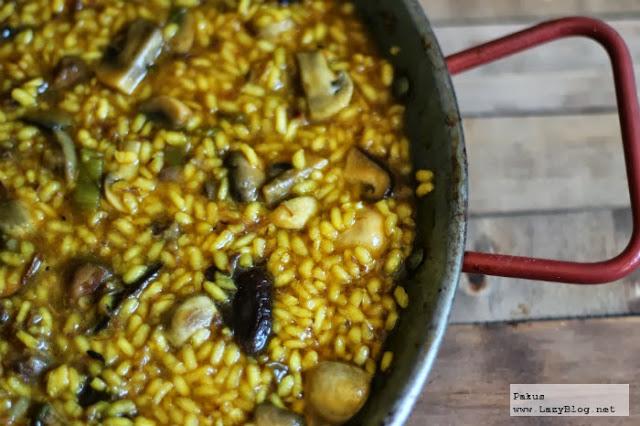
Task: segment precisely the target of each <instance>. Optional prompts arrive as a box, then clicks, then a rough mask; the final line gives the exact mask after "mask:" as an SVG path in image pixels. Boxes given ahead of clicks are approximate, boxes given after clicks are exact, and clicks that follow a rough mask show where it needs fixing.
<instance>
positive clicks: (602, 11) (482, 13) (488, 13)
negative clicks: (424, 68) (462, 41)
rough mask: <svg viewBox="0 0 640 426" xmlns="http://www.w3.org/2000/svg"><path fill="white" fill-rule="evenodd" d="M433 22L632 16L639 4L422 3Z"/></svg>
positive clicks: (600, 0)
mask: <svg viewBox="0 0 640 426" xmlns="http://www.w3.org/2000/svg"><path fill="white" fill-rule="evenodd" d="M420 3H421V4H422V5H423V7H424V8H425V10H426V11H427V14H428V16H429V17H430V18H431V20H432V22H434V23H436V24H441V23H451V22H463V23H469V22H487V21H488V22H495V21H497V20H500V21H508V20H517V19H531V18H532V17H537V18H555V17H559V16H564V15H578V14H583V15H600V16H604V17H617V16H625V17H626V16H629V14H633V13H640V3H639V2H638V1H637V0H482V1H479V0H420Z"/></svg>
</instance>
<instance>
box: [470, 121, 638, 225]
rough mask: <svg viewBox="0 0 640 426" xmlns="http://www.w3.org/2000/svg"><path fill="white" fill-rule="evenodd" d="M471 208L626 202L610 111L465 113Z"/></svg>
mask: <svg viewBox="0 0 640 426" xmlns="http://www.w3.org/2000/svg"><path fill="white" fill-rule="evenodd" d="M463 126H464V132H465V139H466V144H467V154H468V163H469V197H470V202H469V208H470V211H471V213H472V214H488V213H507V212H515V211H526V210H560V209H579V208H591V207H598V208H602V207H622V206H627V205H628V203H629V197H628V191H627V186H626V177H625V176H626V175H625V169H624V160H623V154H622V143H621V139H620V130H619V125H618V118H617V115H615V114H593V115H571V116H551V117H512V118H508V117H496V118H467V119H465V120H464V121H463Z"/></svg>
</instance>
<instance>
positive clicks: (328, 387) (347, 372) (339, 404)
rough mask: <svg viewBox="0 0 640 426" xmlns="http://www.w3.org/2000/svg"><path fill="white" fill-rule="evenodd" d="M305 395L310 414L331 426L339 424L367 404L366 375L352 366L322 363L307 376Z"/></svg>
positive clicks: (367, 382) (367, 387)
mask: <svg viewBox="0 0 640 426" xmlns="http://www.w3.org/2000/svg"><path fill="white" fill-rule="evenodd" d="M305 395H306V400H307V403H308V404H309V408H310V410H311V411H312V412H313V414H315V415H316V416H318V417H320V418H322V419H324V420H326V421H328V422H331V423H333V424H342V423H344V422H346V421H347V420H349V419H350V418H351V417H353V416H354V415H355V414H356V413H357V412H358V411H359V410H360V408H362V406H363V405H364V403H365V401H366V400H367V396H368V395H369V375H368V374H367V373H366V372H365V371H364V370H362V369H361V368H358V367H355V366H353V365H349V364H345V363H343V362H333V361H323V362H321V363H320V364H318V365H317V366H316V367H315V368H314V369H313V370H311V371H309V372H308V373H307V376H306V378H305Z"/></svg>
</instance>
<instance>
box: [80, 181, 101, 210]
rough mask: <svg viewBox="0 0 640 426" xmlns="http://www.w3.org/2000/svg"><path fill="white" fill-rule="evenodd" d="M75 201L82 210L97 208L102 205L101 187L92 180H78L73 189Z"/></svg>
mask: <svg viewBox="0 0 640 426" xmlns="http://www.w3.org/2000/svg"><path fill="white" fill-rule="evenodd" d="M73 202H74V203H75V204H76V206H78V207H79V208H80V209H82V210H96V209H97V208H98V206H99V205H100V188H99V187H98V185H97V184H96V183H95V182H92V181H90V180H84V179H82V180H78V183H77V184H76V187H75V189H74V190H73Z"/></svg>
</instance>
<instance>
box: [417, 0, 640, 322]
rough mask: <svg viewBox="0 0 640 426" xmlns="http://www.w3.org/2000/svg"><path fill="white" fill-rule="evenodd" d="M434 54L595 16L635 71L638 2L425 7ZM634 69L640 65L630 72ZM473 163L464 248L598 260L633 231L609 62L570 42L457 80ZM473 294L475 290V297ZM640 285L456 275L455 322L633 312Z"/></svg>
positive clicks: (639, 45)
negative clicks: (620, 42) (549, 22)
mask: <svg viewBox="0 0 640 426" xmlns="http://www.w3.org/2000/svg"><path fill="white" fill-rule="evenodd" d="M423 5H424V6H425V8H427V12H428V14H429V16H430V18H431V20H432V23H434V26H435V32H436V34H437V36H438V39H439V42H440V44H441V47H442V50H443V51H444V52H445V54H448V53H453V52H456V51H459V50H461V49H464V48H466V47H469V46H472V45H474V44H478V43H481V42H484V41H487V40H489V39H493V38H497V37H500V36H503V35H505V34H508V33H510V32H514V31H518V30H521V29H523V28H525V27H527V26H530V25H533V24H535V23H536V22H540V21H541V20H543V19H547V18H552V17H558V16H562V15H578V14H585V15H592V16H595V17H599V18H602V19H605V20H606V21H607V22H608V23H609V24H611V25H612V26H613V27H614V28H616V29H617V30H618V31H619V32H620V33H621V34H622V36H623V37H624V38H625V40H626V42H627V44H628V45H629V48H630V52H631V54H632V57H633V58H634V60H635V61H636V63H638V62H640V2H638V1H615V2H612V1H604V0H574V1H571V0H558V1H556V0H553V1H547V0H532V1H526V2H525V1H518V0H487V1H482V2H476V1H473V0H452V1H448V0H426V1H423ZM637 69H640V67H637ZM453 83H454V86H455V89H456V94H457V96H458V100H459V104H460V109H461V113H462V115H463V126H464V130H465V140H466V145H467V152H468V163H469V198H470V201H469V212H470V216H471V219H470V222H469V238H468V242H467V248H468V249H474V250H482V249H483V248H485V247H486V248H489V249H491V250H494V251H497V252H500V253H506V254H518V255H524V256H544V257H549V258H560V259H567V260H570V259H576V260H579V259H583V260H600V259H605V258H608V257H611V256H614V255H615V254H617V253H618V252H619V250H621V249H622V248H623V247H624V246H625V244H626V242H627V241H628V237H629V235H630V232H631V226H630V220H629V210H628V206H629V199H628V191H627V187H626V174H625V169H624V160H623V155H622V145H621V140H620V129H619V124H618V118H617V114H616V111H615V107H616V104H615V96H614V88H613V82H612V78H611V71H610V64H609V60H608V58H607V56H606V54H605V52H604V51H603V50H602V48H601V47H600V46H598V45H596V44H595V43H593V42H591V41H589V40H583V39H579V38H572V39H567V40H562V41H559V42H556V43H552V44H548V45H545V46H541V47H539V48H537V49H534V50H531V51H528V52H526V53H523V54H519V55H515V56H513V57H511V58H507V59H505V60H502V61H499V62H496V63H494V64H491V65H489V66H486V67H482V68H479V69H477V70H473V71H471V72H468V73H464V74H462V75H459V76H455V77H454V78H453ZM478 289H479V291H478ZM639 294H640V286H639V284H638V277H637V276H632V277H628V278H627V279H625V280H622V281H621V282H618V283H615V284H613V285H609V286H600V287H589V288H580V287H576V286H570V285H557V284H555V285H554V284H541V283H536V282H529V281H523V280H514V279H504V278H495V277H479V276H473V277H469V276H466V275H465V276H463V278H462V281H461V286H460V290H459V292H458V295H457V300H456V303H455V306H454V312H453V316H452V321H454V322H459V323H470V322H483V321H504V320H512V319H522V320H526V319H540V318H545V319H546V318H567V317H580V316H602V315H624V314H630V313H638V312H639V311H640V302H639V301H638V297H639Z"/></svg>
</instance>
